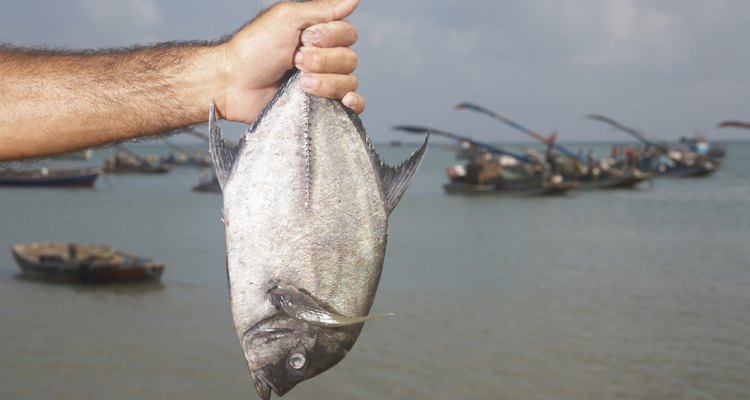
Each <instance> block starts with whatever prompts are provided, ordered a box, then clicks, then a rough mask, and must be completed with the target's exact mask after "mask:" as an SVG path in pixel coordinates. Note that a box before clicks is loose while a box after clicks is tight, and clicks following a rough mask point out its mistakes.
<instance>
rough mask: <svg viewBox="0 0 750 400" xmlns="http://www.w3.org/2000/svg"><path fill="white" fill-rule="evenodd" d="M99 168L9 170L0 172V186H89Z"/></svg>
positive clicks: (97, 174) (94, 180) (97, 173)
mask: <svg viewBox="0 0 750 400" xmlns="http://www.w3.org/2000/svg"><path fill="white" fill-rule="evenodd" d="M100 173H101V169H99V168H87V169H70V170H63V169H60V170H54V169H53V170H48V171H47V172H46V173H44V172H42V170H39V171H36V170H34V171H9V172H4V173H0V186H18V187H70V188H90V187H93V186H94V184H95V183H96V179H97V178H98V177H99V174H100Z"/></svg>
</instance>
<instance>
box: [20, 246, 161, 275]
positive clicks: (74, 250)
mask: <svg viewBox="0 0 750 400" xmlns="http://www.w3.org/2000/svg"><path fill="white" fill-rule="evenodd" d="M12 252H13V256H14V257H15V259H16V262H17V263H18V266H19V267H20V268H21V270H22V271H23V273H24V275H25V276H28V277H30V278H39V279H47V280H54V281H68V282H82V283H106V282H130V281H143V280H158V279H159V278H160V277H161V275H162V273H163V272H164V264H162V263H157V262H154V261H152V260H150V259H147V258H143V257H138V256H135V255H131V254H127V253H123V252H121V251H119V250H117V249H116V248H114V247H112V246H108V245H102V244H79V243H65V242H61V243H26V244H16V245H14V246H13V247H12Z"/></svg>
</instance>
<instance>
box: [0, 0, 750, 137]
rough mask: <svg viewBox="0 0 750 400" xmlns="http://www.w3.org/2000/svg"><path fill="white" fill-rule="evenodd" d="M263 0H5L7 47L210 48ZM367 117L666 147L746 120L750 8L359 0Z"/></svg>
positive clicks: (693, 0)
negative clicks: (190, 43) (605, 119)
mask: <svg viewBox="0 0 750 400" xmlns="http://www.w3.org/2000/svg"><path fill="white" fill-rule="evenodd" d="M273 3H274V2H273V1H268V0H265V1H259V0H214V1H210V2H209V1H195V0H179V1H178V0H69V1H65V2H60V1H57V0H24V1H10V2H9V1H5V2H3V4H2V5H1V6H0V9H1V10H2V12H0V42H5V43H11V44H15V45H27V46H39V45H45V46H51V47H63V48H72V49H81V48H105V47H122V46H132V45H135V44H150V43H158V42H163V41H182V40H214V39H219V38H221V37H222V36H224V35H226V34H229V33H231V32H232V31H234V30H235V29H236V28H238V27H239V26H241V25H242V24H243V23H245V22H246V21H248V20H250V19H251V18H252V17H253V16H255V15H256V14H257V13H258V12H259V11H261V10H262V9H264V8H265V7H267V6H269V5H271V4H273ZM349 20H350V21H351V22H353V23H354V24H355V25H356V26H357V28H358V29H359V33H360V39H359V41H358V43H357V44H356V45H355V49H356V51H357V54H358V59H359V66H358V68H357V71H356V72H355V73H356V74H357V76H358V78H359V81H360V88H359V92H360V93H361V94H362V95H363V96H364V97H365V98H366V101H367V109H366V110H365V112H364V113H363V114H362V120H363V122H364V124H365V127H366V129H367V132H368V134H369V135H370V136H371V137H372V138H373V140H374V141H376V142H385V141H391V140H403V141H415V140H416V138H414V137H413V136H408V135H407V134H404V133H401V132H397V131H393V130H392V129H391V128H392V126H394V125H399V124H414V125H424V126H432V127H434V128H438V129H442V130H448V131H453V132H455V133H459V134H463V135H467V136H471V137H473V138H475V139H477V140H487V141H493V142H505V141H507V142H518V141H524V140H526V137H525V136H523V134H521V133H519V132H517V131H514V130H512V129H511V128H508V127H506V126H504V125H501V124H500V123H499V122H497V121H494V120H491V119H489V118H488V117H486V116H484V115H480V114H476V113H472V112H469V111H456V110H454V106H455V105H456V104H457V103H459V102H462V101H470V102H473V103H477V104H480V105H483V106H484V107H487V108H489V109H492V110H494V111H496V112H498V113H500V114H502V115H504V116H505V117H508V118H510V119H512V120H514V121H516V122H519V123H521V124H522V125H524V126H526V127H528V128H530V129H532V130H535V131H537V132H539V133H543V134H547V133H550V132H552V131H557V132H558V138H559V140H561V141H627V140H629V137H628V136H627V135H626V134H624V133H621V132H618V131H615V130H613V129H611V128H609V127H607V126H606V125H603V124H602V123H600V122H595V121H591V120H588V119H586V118H585V116H586V115H588V114H603V115H606V116H609V117H611V118H614V119H615V120H618V121H620V122H622V123H624V124H626V125H630V126H634V127H637V128H640V129H643V130H645V131H646V132H649V133H651V134H652V135H653V136H655V137H657V138H661V139H666V140H676V139H677V138H678V137H679V136H680V135H682V134H694V133H696V132H701V133H704V134H705V135H706V136H707V137H708V138H709V139H717V140H743V139H748V140H750V131H747V130H737V129H717V128H716V125H717V123H719V122H721V121H724V120H727V119H737V120H743V121H750V107H749V105H750V40H749V39H750V23H748V21H750V1H746V0H659V1H657V0H525V1H497V0H409V1H398V0H361V4H360V6H359V8H358V9H357V10H356V11H355V13H354V14H353V15H352V16H351V17H350V18H349Z"/></svg>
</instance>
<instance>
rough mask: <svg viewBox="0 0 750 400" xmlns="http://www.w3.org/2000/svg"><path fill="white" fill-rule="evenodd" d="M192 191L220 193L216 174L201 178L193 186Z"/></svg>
mask: <svg viewBox="0 0 750 400" xmlns="http://www.w3.org/2000/svg"><path fill="white" fill-rule="evenodd" d="M193 191H194V192H212V193H221V185H219V179H218V178H217V177H216V174H214V173H211V174H210V175H204V176H202V177H201V178H200V180H199V181H198V183H197V184H195V186H193Z"/></svg>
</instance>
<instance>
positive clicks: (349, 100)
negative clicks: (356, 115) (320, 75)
mask: <svg viewBox="0 0 750 400" xmlns="http://www.w3.org/2000/svg"><path fill="white" fill-rule="evenodd" d="M341 102H342V103H344V105H345V106H347V107H349V108H351V109H352V110H353V109H354V107H356V106H357V96H355V95H354V93H347V94H346V96H344V98H343V99H341Z"/></svg>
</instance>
